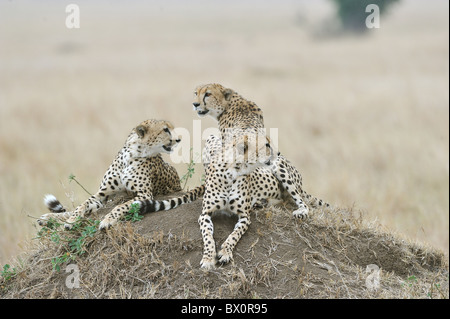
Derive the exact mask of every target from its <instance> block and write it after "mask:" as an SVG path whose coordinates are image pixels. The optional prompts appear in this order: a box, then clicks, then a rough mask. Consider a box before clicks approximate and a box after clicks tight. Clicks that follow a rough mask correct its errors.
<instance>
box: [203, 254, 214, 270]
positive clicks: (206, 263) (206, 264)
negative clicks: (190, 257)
mask: <svg viewBox="0 0 450 319" xmlns="http://www.w3.org/2000/svg"><path fill="white" fill-rule="evenodd" d="M215 267H216V259H215V258H213V257H208V256H203V258H202V260H201V261H200V268H202V269H205V270H210V269H214V268H215Z"/></svg>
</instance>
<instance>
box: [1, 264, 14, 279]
mask: <svg viewBox="0 0 450 319" xmlns="http://www.w3.org/2000/svg"><path fill="white" fill-rule="evenodd" d="M0 275H1V276H2V277H3V279H4V280H5V281H9V280H11V278H13V277H14V276H16V275H17V270H16V268H12V269H11V266H10V265H8V264H6V265H4V266H3V270H2V271H0Z"/></svg>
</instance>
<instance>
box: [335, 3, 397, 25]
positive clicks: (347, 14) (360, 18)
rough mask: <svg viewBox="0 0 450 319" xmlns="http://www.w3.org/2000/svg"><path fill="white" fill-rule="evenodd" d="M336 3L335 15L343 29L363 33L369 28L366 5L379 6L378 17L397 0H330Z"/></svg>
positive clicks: (368, 13)
mask: <svg viewBox="0 0 450 319" xmlns="http://www.w3.org/2000/svg"><path fill="white" fill-rule="evenodd" d="M332 1H333V2H334V3H335V4H336V5H337V15H338V18H339V20H340V22H341V24H342V28H343V29H344V30H345V31H352V32H358V33H363V32H366V31H367V30H369V28H368V27H367V26H366V19H367V17H368V16H369V15H370V14H371V12H370V11H369V12H366V7H367V6H368V5H370V4H375V5H377V6H378V8H379V14H380V19H382V18H383V13H386V12H387V10H388V9H389V8H390V7H391V5H392V4H394V3H396V2H398V1H399V0H332Z"/></svg>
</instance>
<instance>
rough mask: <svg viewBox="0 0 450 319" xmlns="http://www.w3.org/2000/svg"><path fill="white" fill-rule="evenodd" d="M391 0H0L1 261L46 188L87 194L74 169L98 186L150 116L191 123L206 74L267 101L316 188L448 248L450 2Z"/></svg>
mask: <svg viewBox="0 0 450 319" xmlns="http://www.w3.org/2000/svg"><path fill="white" fill-rule="evenodd" d="M363 2H364V3H366V2H367V3H378V2H380V1H375V0H374V1H361V3H363ZM386 2H389V1H383V4H384V5H386ZM391 2H393V3H392V5H390V6H388V7H386V10H384V9H383V10H381V12H380V21H379V22H380V25H379V28H373V29H368V28H366V27H365V26H364V25H363V26H361V25H358V21H359V22H360V21H361V19H365V17H367V16H368V15H369V14H370V13H366V12H365V11H363V12H362V18H359V20H358V19H357V23H355V22H350V23H348V21H349V20H348V17H347V18H345V14H344V13H345V12H349V10H350V9H348V8H345V5H348V3H349V1H338V0H321V1H300V0H296V1H293V0H292V1H287V0H282V1H275V0H273V1H256V0H252V1H237V0H232V1H206V0H194V1H181V0H178V1H175V0H172V1H162V0H159V1H143V0H142V1H139V0H134V1H95V2H93V1H87V0H83V1H82V0H74V1H71V2H68V1H56V0H54V1H51V0H46V1H14V0H11V1H4V0H0V264H5V263H6V262H7V261H8V260H9V259H10V258H11V257H12V256H15V255H17V254H18V253H19V252H20V251H21V250H22V249H23V246H24V245H25V242H26V240H29V239H31V238H33V237H34V236H35V233H36V230H35V219H34V218H33V217H38V216H40V215H41V214H43V213H45V212H46V210H45V207H44V205H43V203H42V198H43V196H44V194H47V193H52V194H54V195H56V196H57V197H58V198H60V199H61V201H63V202H64V204H65V205H67V206H68V207H72V206H73V205H77V204H80V203H81V202H82V201H83V200H84V199H85V198H86V197H87V196H88V195H87V193H85V191H84V190H83V189H82V188H81V187H80V186H78V184H76V183H75V182H74V181H72V182H70V181H69V176H70V175H71V174H73V175H75V176H76V180H77V181H78V182H80V183H81V184H82V185H83V186H84V187H85V188H86V189H87V190H89V191H90V192H95V191H96V190H97V187H98V185H99V183H100V181H101V178H102V177H103V174H104V173H105V171H106V169H107V167H108V166H109V164H110V163H111V161H112V159H113V158H114V156H115V155H116V153H117V152H118V150H119V149H120V148H121V147H122V145H123V143H124V142H125V139H126V137H127V135H128V134H129V132H130V130H131V129H132V128H133V127H134V126H136V125H137V124H138V123H140V122H141V121H142V120H145V119H149V118H158V119H167V120H169V121H171V122H172V123H173V124H174V125H175V126H176V127H180V128H185V129H187V130H188V131H190V132H192V129H193V126H194V122H193V121H194V120H198V118H197V115H196V114H195V113H194V112H193V111H192V98H193V95H192V92H193V90H194V88H195V86H196V85H198V84H203V83H209V82H217V83H221V84H223V85H225V86H228V87H231V88H233V89H234V90H236V91H237V92H239V93H240V94H242V95H243V96H244V97H246V98H247V99H250V100H252V101H254V102H256V103H257V104H258V105H259V106H260V107H261V108H262V109H263V111H264V115H265V125H266V127H267V128H277V129H278V138H279V139H278V146H279V149H280V151H281V152H282V153H284V154H285V155H286V156H287V157H288V158H289V159H290V160H291V161H292V162H293V163H294V164H295V166H296V167H297V168H298V169H299V170H300V172H301V173H302V175H303V181H304V187H305V189H306V190H307V191H308V192H309V193H311V194H314V195H316V196H318V197H321V198H323V199H325V200H327V201H328V202H330V203H332V204H335V205H338V206H344V207H354V208H355V209H358V210H361V211H362V212H364V215H365V218H367V219H369V220H374V221H375V222H376V223H379V224H381V225H383V227H385V228H386V229H388V230H391V231H394V232H398V233H400V234H402V235H403V236H404V237H405V239H410V240H414V241H420V242H422V243H427V244H429V245H431V246H433V247H436V248H440V249H442V250H444V251H448V248H449V195H448V194H449V89H448V86H449V78H448V76H449V63H448V61H449V59H448V57H449V40H448V37H449V30H448V23H449V10H448V9H449V3H448V1H446V0H430V1H421V0H400V1H391ZM70 3H75V4H77V5H78V6H79V9H80V28H73V29H70V28H67V27H66V18H67V17H68V16H69V15H70V14H71V13H70V12H69V13H67V12H66V6H67V5H68V4H70ZM344 3H345V4H344ZM364 7H365V4H364V6H363V7H362V9H361V7H360V8H359V9H358V10H357V12H359V13H361V10H364ZM380 7H381V3H380ZM383 8H384V7H383ZM350 16H353V17H355V16H356V13H352V14H350ZM346 21H347V22H346ZM201 125H202V129H206V128H208V127H216V123H215V122H214V121H212V120H211V119H209V118H205V119H202V121H201ZM192 138H193V137H192V136H191V139H192ZM190 142H191V143H192V140H191V141H190ZM194 156H196V154H194ZM166 159H168V160H170V157H168V156H166ZM176 167H177V169H178V172H179V174H180V176H181V175H183V174H184V173H186V171H187V163H179V164H176ZM195 169H196V171H195V175H194V177H193V178H192V179H190V180H189V183H188V187H192V186H195V185H198V184H199V183H200V179H201V175H202V168H201V165H200V164H197V165H196V167H195Z"/></svg>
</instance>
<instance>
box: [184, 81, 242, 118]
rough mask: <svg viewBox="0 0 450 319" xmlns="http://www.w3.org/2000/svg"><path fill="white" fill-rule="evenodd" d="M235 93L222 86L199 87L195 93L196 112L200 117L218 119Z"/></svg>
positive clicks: (208, 85) (207, 85)
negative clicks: (207, 116)
mask: <svg viewBox="0 0 450 319" xmlns="http://www.w3.org/2000/svg"><path fill="white" fill-rule="evenodd" d="M234 93H235V92H234V91H233V90H231V89H227V88H225V87H223V86H222V85H220V84H215V83H213V84H205V85H200V86H198V87H197V88H196V89H195V91H194V102H193V103H192V104H193V105H194V111H196V112H197V114H198V116H199V117H203V116H205V115H209V116H211V117H213V118H214V119H216V120H217V119H218V118H219V116H220V114H222V112H223V111H224V110H225V109H226V108H227V107H228V105H229V102H230V99H231V96H232V95H233V94H234Z"/></svg>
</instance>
